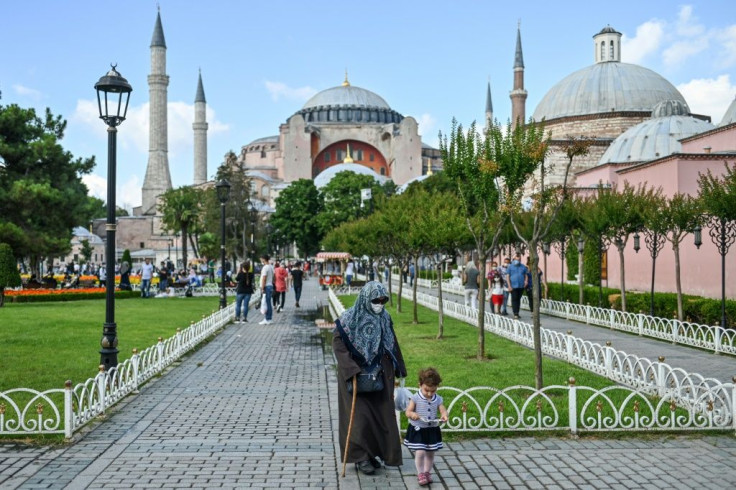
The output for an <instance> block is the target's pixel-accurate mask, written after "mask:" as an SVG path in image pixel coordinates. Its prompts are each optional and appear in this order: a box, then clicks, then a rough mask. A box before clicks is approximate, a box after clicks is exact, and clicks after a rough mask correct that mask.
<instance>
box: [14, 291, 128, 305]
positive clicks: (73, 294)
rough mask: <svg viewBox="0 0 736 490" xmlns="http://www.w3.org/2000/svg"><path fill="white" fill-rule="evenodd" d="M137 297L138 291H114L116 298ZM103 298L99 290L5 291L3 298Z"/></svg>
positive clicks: (19, 300) (33, 300)
mask: <svg viewBox="0 0 736 490" xmlns="http://www.w3.org/2000/svg"><path fill="white" fill-rule="evenodd" d="M139 296H140V293H139V292H138V291H120V290H116V291H115V297H116V298H121V299H122V298H135V297H139ZM104 297H105V290H104V289H101V288H79V289H19V290H12V289H8V290H5V298H6V299H7V300H8V301H10V302H12V303H36V302H44V301H77V300H82V299H103V298H104Z"/></svg>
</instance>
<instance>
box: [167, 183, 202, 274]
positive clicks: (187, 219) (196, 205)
mask: <svg viewBox="0 0 736 490" xmlns="http://www.w3.org/2000/svg"><path fill="white" fill-rule="evenodd" d="M202 201H203V196H202V191H201V190H200V189H195V188H194V187H179V188H177V189H170V190H168V191H166V192H165V193H164V194H163V195H162V196H161V204H160V205H159V209H158V210H159V212H160V213H161V215H162V221H163V224H164V227H165V228H166V229H167V230H168V231H169V232H176V231H181V238H182V240H181V244H182V247H181V253H182V263H183V264H184V267H185V268H186V267H188V265H189V264H188V262H187V241H188V239H189V230H190V228H191V227H193V226H195V225H196V222H197V219H198V218H199V215H200V204H201V203H202Z"/></svg>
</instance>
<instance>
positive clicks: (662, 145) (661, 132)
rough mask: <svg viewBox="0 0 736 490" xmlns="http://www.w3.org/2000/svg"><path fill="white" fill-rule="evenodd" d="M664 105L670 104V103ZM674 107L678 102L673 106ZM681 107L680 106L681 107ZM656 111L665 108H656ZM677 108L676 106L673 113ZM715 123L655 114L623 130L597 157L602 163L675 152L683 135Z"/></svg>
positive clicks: (663, 155) (628, 160)
mask: <svg viewBox="0 0 736 490" xmlns="http://www.w3.org/2000/svg"><path fill="white" fill-rule="evenodd" d="M667 102H669V101H666V102H664V103H663V105H665V106H667V105H669V107H670V108H672V107H673V104H672V103H669V104H667ZM674 107H677V104H675V105H674ZM680 110H681V109H680ZM657 111H664V109H662V108H661V107H659V106H658V107H657ZM677 111H678V110H677V109H676V110H675V112H677ZM713 128H714V126H713V125H712V124H711V123H709V122H707V121H702V120H700V119H695V118H694V117H692V116H685V115H670V116H665V117H656V118H652V119H649V120H647V121H644V122H641V123H639V124H637V125H636V126H633V127H631V128H629V129H627V130H626V131H625V132H623V133H622V134H621V135H620V136H619V137H618V138H616V139H615V140H614V141H613V143H611V146H609V147H608V149H607V150H606V152H605V153H604V154H603V156H602V157H601V160H600V164H605V163H626V162H646V161H649V160H654V159H655V158H661V157H665V156H667V155H671V154H673V153H677V152H678V151H680V149H681V148H682V145H681V144H680V141H679V140H681V139H682V138H686V137H688V136H692V135H694V134H698V133H702V132H703V131H708V130H709V129H713Z"/></svg>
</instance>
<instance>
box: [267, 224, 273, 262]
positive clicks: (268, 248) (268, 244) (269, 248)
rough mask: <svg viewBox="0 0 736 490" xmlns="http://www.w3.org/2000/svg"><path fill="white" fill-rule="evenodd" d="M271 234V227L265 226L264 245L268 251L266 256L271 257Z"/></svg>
mask: <svg viewBox="0 0 736 490" xmlns="http://www.w3.org/2000/svg"><path fill="white" fill-rule="evenodd" d="M272 233H273V225H272V224H271V223H268V224H267V225H266V244H267V248H266V250H268V255H271V234H272Z"/></svg>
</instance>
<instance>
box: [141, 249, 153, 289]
mask: <svg viewBox="0 0 736 490" xmlns="http://www.w3.org/2000/svg"><path fill="white" fill-rule="evenodd" d="M151 279H153V264H151V259H148V258H147V259H146V261H145V263H144V264H143V265H142V266H141V298H149V297H150V296H151Z"/></svg>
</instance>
